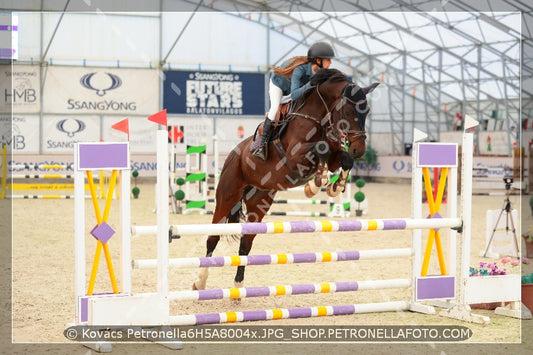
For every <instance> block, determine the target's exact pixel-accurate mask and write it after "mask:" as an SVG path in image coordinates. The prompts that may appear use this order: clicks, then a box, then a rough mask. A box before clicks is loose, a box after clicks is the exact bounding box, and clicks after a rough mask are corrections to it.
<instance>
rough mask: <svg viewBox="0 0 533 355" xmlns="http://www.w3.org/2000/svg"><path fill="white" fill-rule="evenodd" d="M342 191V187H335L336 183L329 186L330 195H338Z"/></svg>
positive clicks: (328, 192)
mask: <svg viewBox="0 0 533 355" xmlns="http://www.w3.org/2000/svg"><path fill="white" fill-rule="evenodd" d="M340 193H341V189H340V188H338V189H335V188H334V184H332V185H329V186H328V188H327V194H328V196H329V197H337V196H339V194H340Z"/></svg>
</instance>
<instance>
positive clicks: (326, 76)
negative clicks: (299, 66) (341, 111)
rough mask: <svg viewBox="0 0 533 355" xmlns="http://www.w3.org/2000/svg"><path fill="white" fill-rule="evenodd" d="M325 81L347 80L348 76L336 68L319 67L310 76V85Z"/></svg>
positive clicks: (337, 81)
mask: <svg viewBox="0 0 533 355" xmlns="http://www.w3.org/2000/svg"><path fill="white" fill-rule="evenodd" d="M326 81H330V82H332V83H339V82H342V81H348V77H347V76H346V75H344V74H343V72H341V71H340V70H338V69H319V70H318V71H317V72H316V73H315V74H314V75H313V76H312V77H311V86H316V85H320V84H322V83H325V82H326Z"/></svg>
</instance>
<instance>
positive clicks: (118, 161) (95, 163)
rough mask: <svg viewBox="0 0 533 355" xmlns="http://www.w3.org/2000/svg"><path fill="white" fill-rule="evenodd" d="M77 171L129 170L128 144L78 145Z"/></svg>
mask: <svg viewBox="0 0 533 355" xmlns="http://www.w3.org/2000/svg"><path fill="white" fill-rule="evenodd" d="M76 163H77V166H76V168H77V170H99V169H117V170H123V169H129V168H130V161H129V144H128V143H126V142H125V143H79V144H78V152H77V162H76Z"/></svg>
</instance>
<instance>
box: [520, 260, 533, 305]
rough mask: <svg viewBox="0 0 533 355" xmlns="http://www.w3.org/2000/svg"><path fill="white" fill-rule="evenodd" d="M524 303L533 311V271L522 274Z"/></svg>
mask: <svg viewBox="0 0 533 355" xmlns="http://www.w3.org/2000/svg"><path fill="white" fill-rule="evenodd" d="M528 263H529V260H528ZM522 303H523V304H524V306H526V307H527V309H529V311H530V312H533V273H531V274H529V275H522Z"/></svg>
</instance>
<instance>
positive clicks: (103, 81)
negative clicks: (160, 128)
mask: <svg viewBox="0 0 533 355" xmlns="http://www.w3.org/2000/svg"><path fill="white" fill-rule="evenodd" d="M80 84H81V85H82V86H83V87H84V88H86V89H89V90H91V91H94V92H95V93H96V95H98V96H100V97H102V96H104V95H106V94H107V93H108V92H109V91H111V90H115V89H117V88H119V87H120V86H121V85H122V79H121V78H120V77H119V76H118V75H115V74H111V73H107V72H106V73H102V72H100V73H98V72H92V73H88V74H85V75H83V76H82V77H81V78H80ZM121 91H122V90H117V91H116V92H113V93H112V94H110V95H108V96H106V97H105V98H104V97H102V98H101V99H100V98H97V99H96V100H93V99H89V96H91V97H92V95H81V96H82V98H80V97H77V98H69V99H68V100H67V110H73V111H78V112H95V111H96V112H133V111H136V110H137V103H136V102H135V101H129V100H128V97H127V95H126V94H125V93H124V92H121ZM110 96H111V97H113V96H114V97H115V98H109V97H110ZM92 98H94V97H92Z"/></svg>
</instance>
